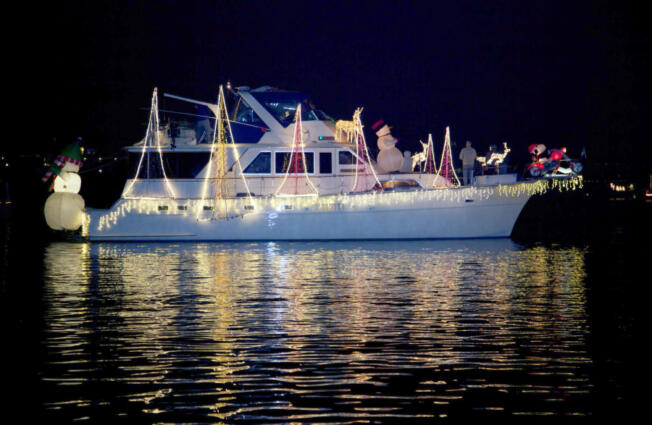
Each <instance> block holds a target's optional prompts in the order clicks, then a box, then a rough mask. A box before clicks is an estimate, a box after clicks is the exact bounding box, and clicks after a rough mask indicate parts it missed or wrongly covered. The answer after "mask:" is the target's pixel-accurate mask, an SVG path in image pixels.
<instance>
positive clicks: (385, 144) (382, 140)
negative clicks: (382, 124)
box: [378, 135, 397, 150]
mask: <svg viewBox="0 0 652 425" xmlns="http://www.w3.org/2000/svg"><path fill="white" fill-rule="evenodd" d="M396 142H397V140H396V139H395V138H394V137H392V136H391V135H387V136H382V137H379V138H378V149H380V150H384V149H391V148H393V147H394V145H395V144H396Z"/></svg>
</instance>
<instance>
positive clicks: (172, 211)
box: [85, 188, 531, 241]
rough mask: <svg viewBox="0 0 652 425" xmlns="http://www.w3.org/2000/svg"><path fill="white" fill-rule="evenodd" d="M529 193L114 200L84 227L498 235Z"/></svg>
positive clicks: (120, 235)
mask: <svg viewBox="0 0 652 425" xmlns="http://www.w3.org/2000/svg"><path fill="white" fill-rule="evenodd" d="M530 196H531V192H530V191H528V190H522V191H518V193H511V194H509V195H506V194H505V193H499V190H498V189H497V188H456V189H443V190H428V191H416V192H388V193H376V194H362V195H333V196H319V197H296V198H292V197H288V198H252V199H247V198H241V199H234V200H229V201H226V202H225V201H220V202H221V204H222V205H224V206H225V208H226V215H227V218H215V216H213V211H210V210H209V211H206V210H205V209H204V206H205V205H206V201H202V203H199V202H200V201H199V200H194V201H193V200H169V199H160V200H152V199H150V200H147V201H143V200H129V199H120V200H119V201H118V202H117V203H116V204H115V205H114V206H113V207H112V208H111V210H88V211H87V214H88V215H87V217H88V221H87V223H86V226H85V228H86V229H85V233H86V236H87V237H88V239H90V240H92V241H225V240H232V241H242V240H256V241H261V240H275V241H279V240H355V239H360V240H370V239H440V238H442V239H443V238H499V237H509V236H510V234H511V232H512V229H513V227H514V224H515V222H516V220H517V218H518V216H519V214H520V212H521V210H522V209H523V207H524V206H525V204H526V202H527V201H528V199H529V197H530ZM184 205H185V209H183V208H184V207H183V206H184ZM180 207H181V209H180ZM212 207H213V206H210V207H208V208H212ZM222 217H224V216H223V215H222Z"/></svg>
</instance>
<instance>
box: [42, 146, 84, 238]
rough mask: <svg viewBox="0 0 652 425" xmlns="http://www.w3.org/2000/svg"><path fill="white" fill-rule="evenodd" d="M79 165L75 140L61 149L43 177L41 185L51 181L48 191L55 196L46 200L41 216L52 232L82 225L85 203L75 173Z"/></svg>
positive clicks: (79, 154) (79, 150)
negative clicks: (51, 191)
mask: <svg viewBox="0 0 652 425" xmlns="http://www.w3.org/2000/svg"><path fill="white" fill-rule="evenodd" d="M82 165H83V163H82V161H81V148H80V147H79V140H78V141H77V142H75V143H73V144H71V145H68V146H66V147H65V148H64V149H63V151H62V152H61V154H60V155H59V156H57V159H56V160H55V161H54V165H53V166H52V167H50V170H48V172H47V173H46V174H45V176H44V177H43V181H44V182H47V181H48V180H49V179H50V178H53V182H52V185H51V186H50V190H54V193H52V194H51V195H50V196H49V197H48V199H47V200H46V201H45V207H43V213H44V214H45V221H46V222H47V224H48V226H50V228H52V229H54V230H77V229H79V228H80V227H81V225H82V216H83V213H84V206H85V204H84V199H83V198H82V197H81V196H80V195H79V189H80V188H81V177H79V174H77V172H78V171H79V168H80V167H81V166H82ZM53 176H54V177H53Z"/></svg>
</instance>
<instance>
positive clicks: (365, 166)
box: [351, 108, 381, 192]
mask: <svg viewBox="0 0 652 425" xmlns="http://www.w3.org/2000/svg"><path fill="white" fill-rule="evenodd" d="M361 114H362V108H358V109H356V110H355V112H354V113H353V124H354V127H353V134H354V136H353V137H354V140H355V141H356V144H355V178H354V179H353V187H352V189H351V192H364V191H366V190H369V189H370V188H371V187H374V185H377V186H378V187H381V185H380V181H379V180H378V176H377V175H376V172H375V171H374V168H373V166H372V165H371V158H370V156H369V149H367V141H366V140H365V137H364V131H363V127H362V120H361V119H360V115H361ZM370 171H371V173H370ZM372 175H373V180H372V179H371V176H372Z"/></svg>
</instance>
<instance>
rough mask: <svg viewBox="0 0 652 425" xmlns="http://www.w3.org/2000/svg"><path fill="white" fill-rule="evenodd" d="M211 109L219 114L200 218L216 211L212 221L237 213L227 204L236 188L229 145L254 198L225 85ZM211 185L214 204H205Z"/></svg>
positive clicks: (199, 209) (216, 115)
mask: <svg viewBox="0 0 652 425" xmlns="http://www.w3.org/2000/svg"><path fill="white" fill-rule="evenodd" d="M211 109H212V111H213V112H214V113H215V118H216V120H215V128H214V130H213V141H212V144H211V152H210V157H209V160H208V165H207V167H206V175H205V177H204V185H203V187H202V195H201V202H199V203H198V204H197V205H198V206H197V219H201V218H206V217H205V216H206V215H207V214H206V213H207V212H212V213H210V214H208V215H209V217H208V218H209V219H210V218H214V219H221V218H225V217H230V216H232V215H234V214H235V212H233V211H229V210H228V208H229V203H228V202H227V199H228V198H232V197H233V196H232V193H233V187H231V186H233V185H234V184H235V183H234V182H233V183H232V184H229V183H230V179H229V177H228V172H229V170H228V163H227V151H226V149H227V145H228V144H231V145H232V148H233V156H234V164H235V165H234V168H235V167H236V166H237V169H238V170H239V171H240V174H241V176H242V181H243V185H244V189H245V190H246V193H247V195H248V196H249V197H251V193H250V191H249V186H248V184H247V181H246V179H245V178H244V174H243V173H242V166H241V164H240V157H239V155H238V151H237V149H235V145H234V140H233V132H232V131H231V123H230V122H229V113H228V110H227V108H226V99H225V97H224V89H223V87H222V86H220V88H219V94H218V97H217V106H216V107H211ZM234 175H235V173H234ZM209 183H212V191H213V193H212V198H213V202H212V204H211V203H209V202H206V201H205V200H206V198H207V197H209V195H208V192H209Z"/></svg>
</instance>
